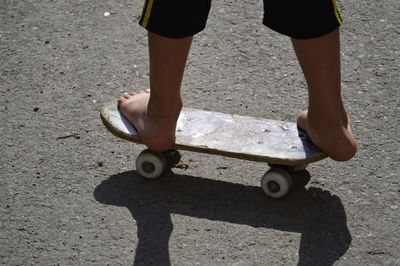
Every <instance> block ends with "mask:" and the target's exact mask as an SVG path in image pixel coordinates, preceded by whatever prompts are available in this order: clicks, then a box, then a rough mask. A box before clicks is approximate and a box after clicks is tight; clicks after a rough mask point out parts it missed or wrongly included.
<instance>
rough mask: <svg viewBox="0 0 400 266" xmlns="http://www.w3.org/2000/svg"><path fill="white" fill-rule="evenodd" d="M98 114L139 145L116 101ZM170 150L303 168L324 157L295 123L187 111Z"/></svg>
mask: <svg viewBox="0 0 400 266" xmlns="http://www.w3.org/2000/svg"><path fill="white" fill-rule="evenodd" d="M100 113H101V119H102V121H103V123H104V125H105V126H106V128H107V129H108V130H109V131H111V132H112V133H113V134H114V135H115V136H117V137H119V138H122V139H125V140H128V141H132V142H135V143H139V144H140V143H142V142H141V140H140V136H139V135H138V133H137V131H136V129H135V128H134V127H133V126H132V125H131V124H130V123H129V122H128V121H127V120H126V119H125V118H124V117H123V115H122V114H121V113H120V111H119V109H118V104H117V101H116V100H114V101H111V102H109V103H106V104H105V105H104V106H103V107H102V108H101V111H100ZM174 148H175V149H177V150H187V151H193V152H200V153H208V154H216V155H221V156H226V157H233V158H238V159H244V160H251V161H259V162H267V163H269V164H271V165H286V166H299V165H307V164H309V163H312V162H316V161H319V160H322V159H324V158H326V157H327V156H326V154H325V153H324V152H322V151H321V150H320V149H319V148H318V147H317V146H315V145H314V144H313V143H312V142H311V140H310V139H309V137H308V136H307V134H306V133H305V132H304V131H303V130H301V129H299V128H298V127H297V125H296V123H293V122H286V121H277V120H271V119H264V118H254V117H250V116H242V115H233V114H225V113H219V112H211V111H206V110H199V109H193V108H188V107H184V108H183V109H182V112H181V114H180V116H179V119H178V123H177V129H176V140H175V146H174Z"/></svg>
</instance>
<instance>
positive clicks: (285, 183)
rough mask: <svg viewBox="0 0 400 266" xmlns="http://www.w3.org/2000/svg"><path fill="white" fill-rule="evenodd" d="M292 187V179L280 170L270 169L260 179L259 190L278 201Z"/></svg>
mask: <svg viewBox="0 0 400 266" xmlns="http://www.w3.org/2000/svg"><path fill="white" fill-rule="evenodd" d="M291 185H292V178H291V177H290V175H289V174H288V172H286V171H285V170H283V169H281V168H271V169H270V170H268V171H267V172H266V173H265V174H264V176H263V178H262V179H261V188H262V190H263V191H264V193H265V194H266V195H267V196H268V197H271V198H274V199H279V198H282V197H284V196H285V195H286V194H287V193H288V192H289V189H290V186H291Z"/></svg>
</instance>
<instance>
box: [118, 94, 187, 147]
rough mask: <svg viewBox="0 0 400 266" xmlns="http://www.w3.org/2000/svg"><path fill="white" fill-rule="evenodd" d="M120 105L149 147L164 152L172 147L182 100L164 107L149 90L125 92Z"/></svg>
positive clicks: (120, 99)
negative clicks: (151, 95)
mask: <svg viewBox="0 0 400 266" xmlns="http://www.w3.org/2000/svg"><path fill="white" fill-rule="evenodd" d="M118 105H119V107H120V110H121V112H122V114H123V115H124V116H125V118H126V119H128V121H129V122H131V123H132V124H133V125H134V126H135V128H136V130H137V131H138V132H139V136H140V138H141V139H142V141H143V143H144V144H145V145H146V146H147V147H148V148H149V149H151V150H153V151H155V152H163V151H166V150H168V149H171V148H172V146H173V145H174V142H175V130H176V122H177V119H178V117H179V112H180V110H181V108H182V104H181V102H180V100H179V101H178V103H177V104H176V105H172V107H166V108H164V106H163V104H162V103H159V102H156V101H155V100H153V101H151V100H150V91H149V90H147V91H140V92H130V93H124V94H123V95H121V96H120V97H119V98H118ZM170 106H171V105H170Z"/></svg>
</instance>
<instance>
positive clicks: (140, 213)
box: [94, 171, 351, 265]
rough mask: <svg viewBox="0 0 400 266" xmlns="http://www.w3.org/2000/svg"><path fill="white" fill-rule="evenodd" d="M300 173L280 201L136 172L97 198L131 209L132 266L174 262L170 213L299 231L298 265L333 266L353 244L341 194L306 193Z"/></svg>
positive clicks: (247, 189)
mask: <svg viewBox="0 0 400 266" xmlns="http://www.w3.org/2000/svg"><path fill="white" fill-rule="evenodd" d="M296 175H297V176H295V177H294V180H295V181H296V183H295V184H294V187H293V189H292V191H291V192H290V193H289V195H288V196H287V197H285V198H284V199H281V200H273V199H269V198H267V197H266V196H265V195H264V194H263V193H262V191H261V189H260V188H259V187H255V186H245V185H241V184H234V183H228V182H223V181H217V180H211V179H205V178H201V177H194V176H186V175H175V174H172V173H168V174H166V176H164V177H161V178H159V179H157V180H145V179H143V178H141V177H140V176H139V174H138V173H137V172H136V171H130V172H124V173H120V174H117V175H113V176H111V177H110V178H108V179H107V180H104V181H103V182H102V183H101V184H100V185H99V186H97V187H96V189H95V191H94V197H95V199H96V200H97V201H99V202H100V203H103V204H107V205H115V206H123V207H127V208H128V209H129V210H130V212H131V214H132V216H133V218H134V219H135V221H136V223H137V226H138V228H137V232H138V245H137V248H136V254H135V258H134V263H133V264H134V265H170V264H171V262H170V258H169V247H168V244H169V238H170V235H171V233H172V230H173V224H172V221H171V216H170V214H171V213H176V214H181V215H188V216H190V217H197V218H205V219H209V220H214V221H223V222H229V223H235V224H245V225H248V226H252V227H261V228H271V229H275V230H282V231H288V232H297V233H301V243H300V247H299V261H298V265H332V264H333V263H334V262H335V261H336V260H338V259H339V258H340V257H341V256H342V255H343V254H344V253H345V252H346V250H347V249H348V248H349V245H350V243H351V235H350V233H349V230H348V228H347V223H346V214H345V210H344V208H343V205H342V203H341V201H340V199H339V198H338V197H337V196H334V195H331V194H330V193H329V192H327V191H323V190H321V189H319V188H309V189H307V190H306V188H305V187H304V185H305V184H306V183H307V182H308V180H309V178H310V175H309V173H308V172H307V171H303V172H300V173H297V174H296ZM265 243H268V239H266V240H265ZM266 246H268V245H266Z"/></svg>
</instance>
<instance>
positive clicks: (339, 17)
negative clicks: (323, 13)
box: [332, 0, 343, 25]
mask: <svg viewBox="0 0 400 266" xmlns="http://www.w3.org/2000/svg"><path fill="white" fill-rule="evenodd" d="M332 4H333V9H334V11H335V16H336V19H337V21H338V22H339V25H342V23H343V20H342V17H341V16H340V13H339V9H338V7H337V4H336V0H332Z"/></svg>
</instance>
